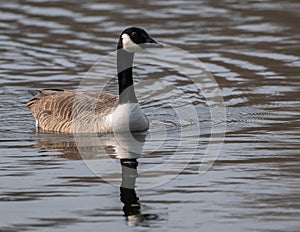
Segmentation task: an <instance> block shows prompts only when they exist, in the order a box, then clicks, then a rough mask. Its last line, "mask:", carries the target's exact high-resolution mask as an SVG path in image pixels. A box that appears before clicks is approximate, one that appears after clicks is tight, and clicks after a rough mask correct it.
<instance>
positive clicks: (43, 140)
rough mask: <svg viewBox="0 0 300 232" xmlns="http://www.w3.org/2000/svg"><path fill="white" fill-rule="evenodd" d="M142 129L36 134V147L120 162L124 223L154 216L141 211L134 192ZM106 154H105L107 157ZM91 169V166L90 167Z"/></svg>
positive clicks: (62, 154) (69, 155)
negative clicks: (116, 131) (140, 131)
mask: <svg viewBox="0 0 300 232" xmlns="http://www.w3.org/2000/svg"><path fill="white" fill-rule="evenodd" d="M145 138H146V133H131V134H130V135H129V136H128V134H117V136H116V135H112V134H111V135H98V136H94V137H91V136H82V137H75V138H73V137H71V136H64V135H59V134H38V136H37V139H36V141H37V144H36V145H35V147H36V148H38V149H39V150H40V152H42V153H43V152H49V151H50V152H53V151H54V152H58V153H60V154H55V155H51V156H55V157H61V158H66V159H71V160H82V159H84V160H85V161H86V162H87V161H88V162H92V163H94V162H101V161H104V160H105V159H106V160H107V159H110V158H113V159H114V160H119V163H120V165H121V173H119V174H121V175H120V177H121V181H120V200H121V202H122V203H123V212H124V217H125V218H126V221H127V223H128V226H130V227H132V226H137V225H138V224H139V223H141V222H145V221H151V220H155V219H157V218H158V215H157V214H143V213H142V209H141V204H140V201H139V198H138V196H137V193H136V190H135V188H136V180H137V178H138V176H139V175H138V158H139V157H140V156H141V155H142V152H143V146H144V143H145ZM107 155H108V156H109V157H107ZM93 171H95V170H93Z"/></svg>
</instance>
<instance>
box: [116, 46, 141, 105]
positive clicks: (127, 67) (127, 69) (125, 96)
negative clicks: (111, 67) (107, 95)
mask: <svg viewBox="0 0 300 232" xmlns="http://www.w3.org/2000/svg"><path fill="white" fill-rule="evenodd" d="M133 57H134V53H130V52H127V51H125V50H124V49H119V50H118V52H117V71H118V81H119V104H123V103H131V102H133V103H136V102H137V99H136V96H135V93H134V87H133V79H132V65H133Z"/></svg>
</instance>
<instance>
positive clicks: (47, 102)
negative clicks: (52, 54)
mask: <svg viewBox="0 0 300 232" xmlns="http://www.w3.org/2000/svg"><path fill="white" fill-rule="evenodd" d="M148 47H161V45H158V44H157V43H156V41H154V40H153V39H152V38H150V36H149V35H148V34H147V33H146V32H145V31H144V30H143V29H140V28H135V27H131V28H127V29H125V30H124V31H123V32H122V33H121V35H120V38H119V42H118V51H117V71H118V84H119V95H115V94H111V93H98V92H88V91H77V90H62V89H44V90H38V91H34V92H33V91H31V92H30V93H31V94H32V95H33V97H32V98H31V99H30V100H29V101H28V102H27V107H28V108H29V109H30V110H31V112H32V115H33V117H34V118H35V120H36V128H37V130H38V131H39V130H42V131H52V132H61V133H108V132H121V131H145V130H147V129H148V128H149V120H148V119H147V117H146V115H145V114H144V113H143V111H142V109H141V107H140V105H139V103H138V101H137V98H136V96H135V91H134V86H133V79H132V64H133V57H134V53H135V52H138V51H139V50H142V49H144V48H148Z"/></svg>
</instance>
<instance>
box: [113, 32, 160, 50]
mask: <svg viewBox="0 0 300 232" xmlns="http://www.w3.org/2000/svg"><path fill="white" fill-rule="evenodd" d="M155 47H156V48H162V47H163V45H161V44H159V43H157V42H156V41H155V40H154V39H152V38H151V37H150V36H149V35H148V33H147V32H146V31H145V30H143V29H142V28H138V27H129V28H126V29H125V30H124V31H123V32H122V33H121V35H120V38H119V43H118V49H122V48H123V49H124V50H125V51H127V52H130V53H135V52H143V51H144V49H145V48H155Z"/></svg>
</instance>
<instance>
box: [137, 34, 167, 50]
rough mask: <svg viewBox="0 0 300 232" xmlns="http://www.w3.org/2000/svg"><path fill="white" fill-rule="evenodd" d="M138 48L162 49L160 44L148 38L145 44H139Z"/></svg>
mask: <svg viewBox="0 0 300 232" xmlns="http://www.w3.org/2000/svg"><path fill="white" fill-rule="evenodd" d="M140 46H141V47H142V48H143V49H145V48H163V47H164V46H163V45H162V44H160V43H157V42H156V41H155V40H154V39H152V38H151V37H150V36H147V38H146V43H144V44H140Z"/></svg>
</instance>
